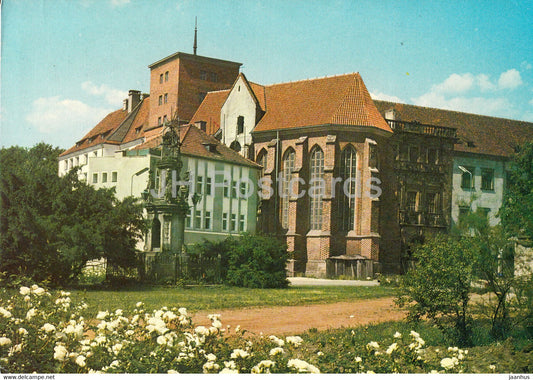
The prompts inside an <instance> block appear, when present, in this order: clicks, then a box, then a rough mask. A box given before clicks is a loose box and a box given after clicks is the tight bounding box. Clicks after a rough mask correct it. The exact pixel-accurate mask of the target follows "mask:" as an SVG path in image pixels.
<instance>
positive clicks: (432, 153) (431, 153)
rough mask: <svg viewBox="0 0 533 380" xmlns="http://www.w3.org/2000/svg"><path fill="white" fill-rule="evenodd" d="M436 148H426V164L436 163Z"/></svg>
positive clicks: (437, 156)
mask: <svg viewBox="0 0 533 380" xmlns="http://www.w3.org/2000/svg"><path fill="white" fill-rule="evenodd" d="M438 152H439V151H438V150H437V148H428V164H437V163H438V160H439V153H438Z"/></svg>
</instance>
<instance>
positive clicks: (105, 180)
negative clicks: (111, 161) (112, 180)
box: [102, 173, 107, 183]
mask: <svg viewBox="0 0 533 380" xmlns="http://www.w3.org/2000/svg"><path fill="white" fill-rule="evenodd" d="M106 182H107V173H102V183H106Z"/></svg>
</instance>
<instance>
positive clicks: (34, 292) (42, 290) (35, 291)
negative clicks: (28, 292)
mask: <svg viewBox="0 0 533 380" xmlns="http://www.w3.org/2000/svg"><path fill="white" fill-rule="evenodd" d="M44 293H46V292H45V290H44V289H43V288H37V289H35V290H34V291H33V294H35V295H36V296H42V295H43V294H44Z"/></svg>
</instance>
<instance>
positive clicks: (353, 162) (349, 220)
mask: <svg viewBox="0 0 533 380" xmlns="http://www.w3.org/2000/svg"><path fill="white" fill-rule="evenodd" d="M340 176H341V179H342V182H341V186H342V187H341V189H340V191H341V194H340V196H339V200H340V202H339V211H340V213H339V214H340V219H341V228H342V230H343V231H351V230H353V229H354V224H355V196H356V189H357V182H356V179H357V153H356V151H355V149H354V148H353V147H352V146H351V145H348V146H347V147H346V148H344V150H343V151H342V154H341V161H340Z"/></svg>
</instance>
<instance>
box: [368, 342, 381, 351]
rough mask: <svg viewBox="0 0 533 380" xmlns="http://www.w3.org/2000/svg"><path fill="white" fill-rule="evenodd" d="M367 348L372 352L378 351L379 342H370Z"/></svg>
mask: <svg viewBox="0 0 533 380" xmlns="http://www.w3.org/2000/svg"><path fill="white" fill-rule="evenodd" d="M366 347H367V348H368V349H371V350H377V349H378V348H379V343H378V342H369V343H368V344H367V345H366Z"/></svg>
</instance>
